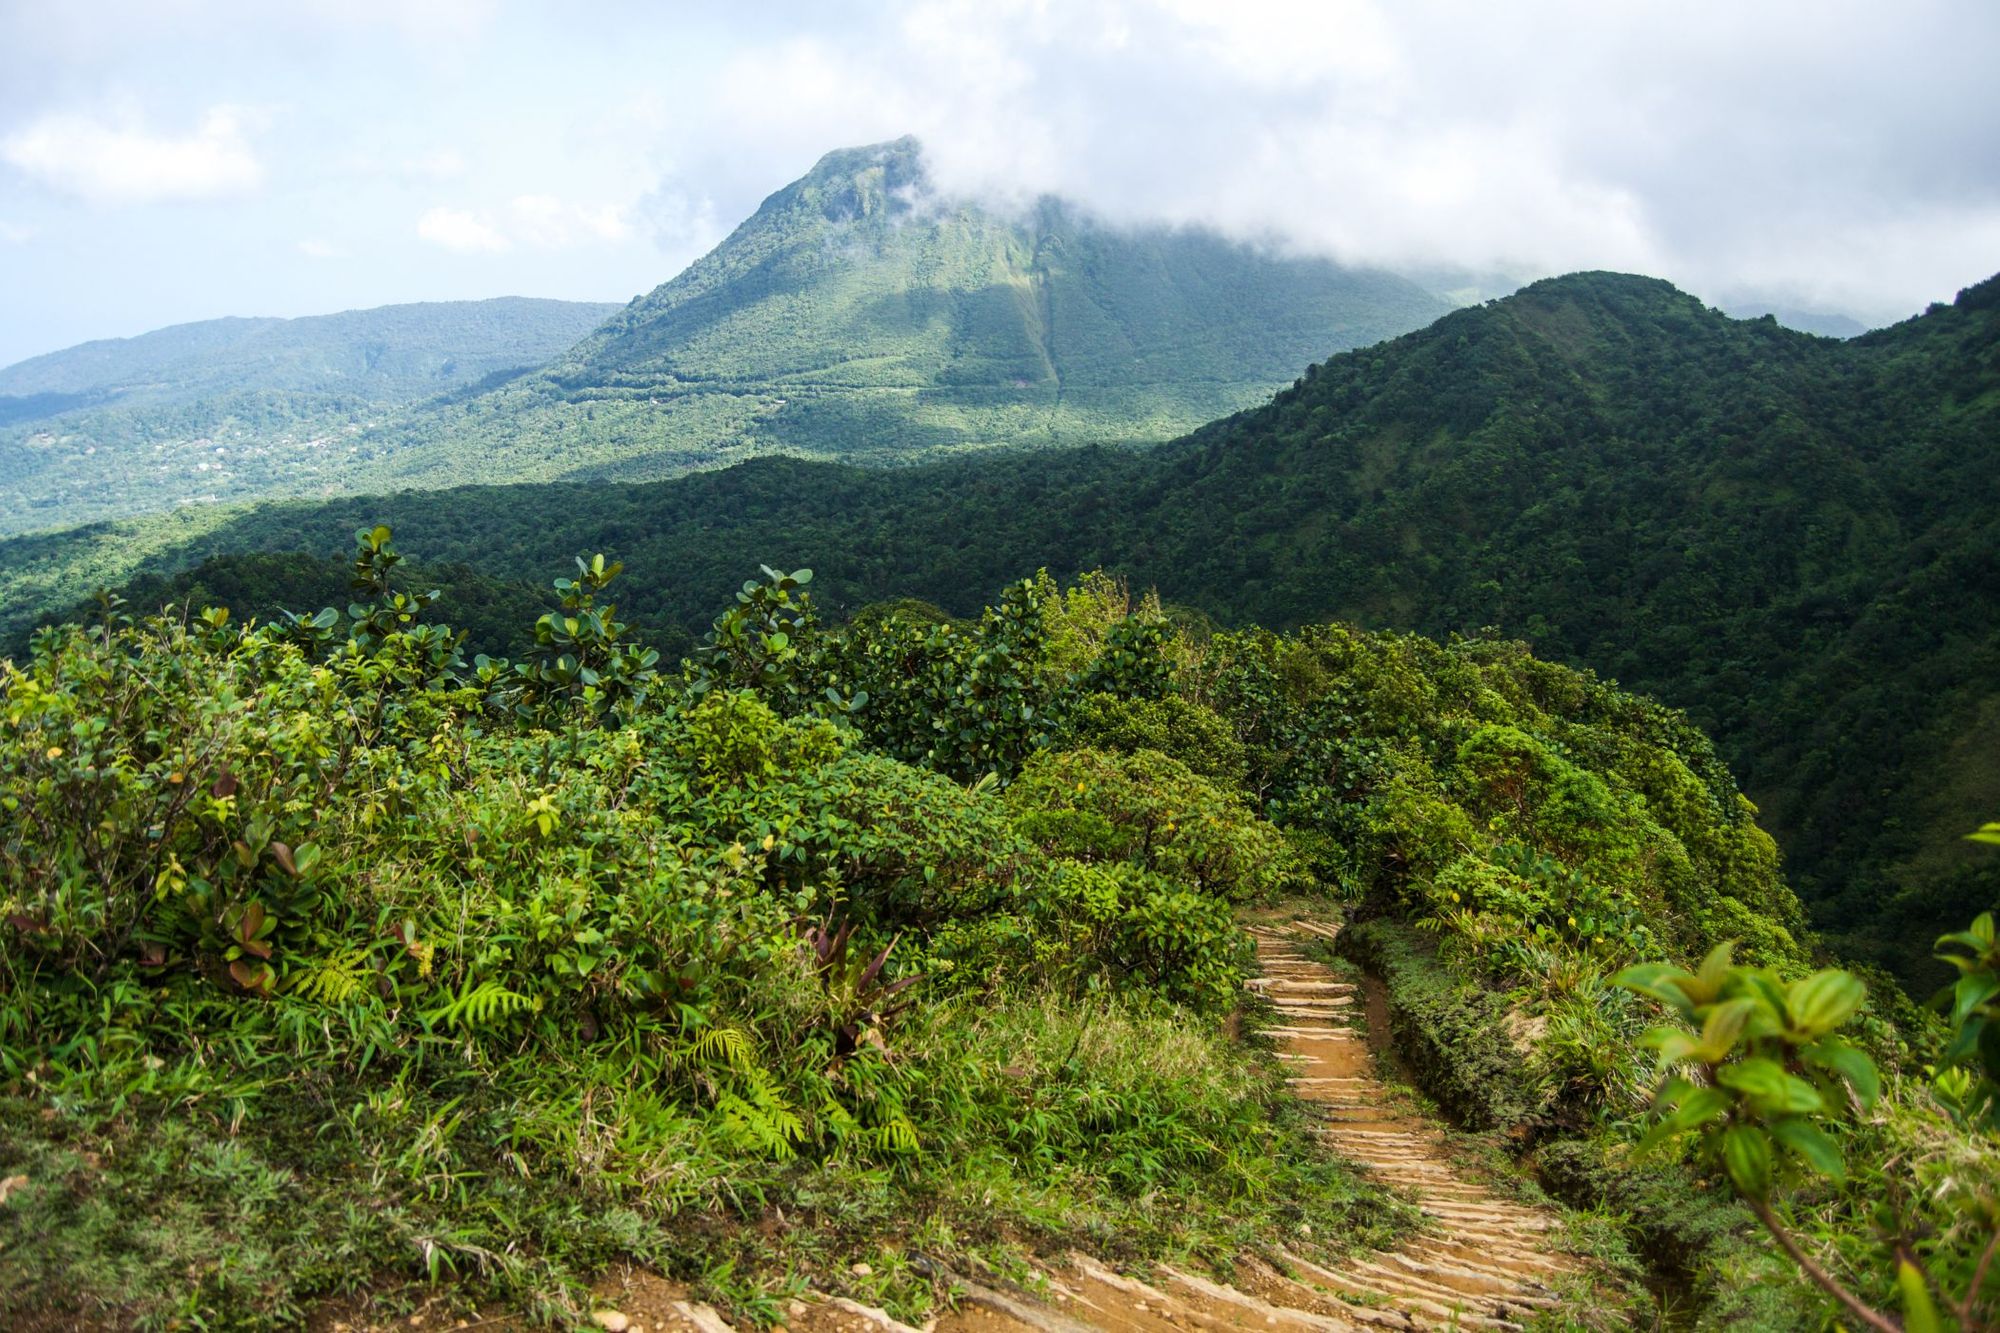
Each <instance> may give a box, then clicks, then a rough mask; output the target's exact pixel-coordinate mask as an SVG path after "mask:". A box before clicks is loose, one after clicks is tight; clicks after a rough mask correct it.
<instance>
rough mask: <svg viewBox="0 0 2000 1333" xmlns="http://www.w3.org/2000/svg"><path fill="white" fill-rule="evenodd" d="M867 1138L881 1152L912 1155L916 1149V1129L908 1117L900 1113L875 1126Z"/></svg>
mask: <svg viewBox="0 0 2000 1333" xmlns="http://www.w3.org/2000/svg"><path fill="white" fill-rule="evenodd" d="M869 1137H870V1138H871V1139H873V1140H874V1141H875V1146H876V1147H877V1148H880V1149H881V1150H882V1151H883V1152H890V1153H896V1154H899V1155H900V1154H903V1153H914V1152H915V1151H917V1147H918V1143H917V1127H916V1126H915V1125H913V1124H911V1123H910V1122H909V1119H908V1117H906V1116H904V1115H902V1114H900V1113H898V1114H896V1115H893V1116H891V1117H890V1118H889V1119H887V1120H885V1121H883V1122H882V1123H881V1124H879V1125H877V1126H875V1128H874V1129H872V1130H870V1131H869Z"/></svg>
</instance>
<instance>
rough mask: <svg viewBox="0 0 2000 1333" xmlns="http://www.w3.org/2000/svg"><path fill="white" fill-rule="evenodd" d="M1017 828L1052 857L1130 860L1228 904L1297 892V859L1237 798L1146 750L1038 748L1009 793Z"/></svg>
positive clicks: (1273, 831)
mask: <svg viewBox="0 0 2000 1333" xmlns="http://www.w3.org/2000/svg"><path fill="white" fill-rule="evenodd" d="M1007 808H1008V810H1009V811H1010V812H1011V813H1012V815H1013V817H1014V821H1015V824H1016V826H1017V827H1018V828H1019V829H1020V830H1021V832H1022V834H1023V835H1024V836H1026V837H1027V838H1028V839H1029V840H1030V841H1031V842H1033V843H1035V844H1036V845H1037V846H1039V847H1041V848H1042V849H1043V850H1044V851H1047V852H1048V853H1050V854H1051V855H1056V856H1066V857H1071V858H1074V859H1076V860H1083V861H1131V862H1133V863H1134V864H1137V865H1141V866H1144V867H1145V868H1146V869H1148V870H1152V871H1155V872H1157V873H1158V874H1160V875H1163V876H1165V877H1167V878H1168V879H1172V880H1176V881H1178V882H1180V883H1183V884H1186V885H1187V886H1189V887H1191V888H1194V889H1197V890H1199V891H1201V892H1203V893H1206V894H1210V895H1212V896H1215V897H1218V898H1224V899H1231V900H1238V901H1240V900H1244V899H1249V898H1255V897H1260V896H1264V895H1268V894H1271V893H1276V892H1279V891H1281V890H1285V889H1289V888H1293V887H1297V886H1299V885H1300V883H1301V878H1300V873H1301V867H1300V864H1299V860H1298V857H1297V854H1296V853H1295V852H1293V850H1292V848H1291V845H1290V844H1289V843H1287V842H1286V841H1285V838H1284V836H1283V835H1282V834H1280V833H1279V832H1278V831H1277V830H1276V829H1274V828H1272V827H1271V826H1270V825H1269V824H1267V823H1265V822H1264V821H1263V820H1261V819H1259V818H1258V817H1257V816H1256V815H1255V814H1253V813H1252V812H1251V811H1250V809H1249V807H1248V806H1246V805H1245V804H1244V802H1243V801H1242V800H1241V798H1239V797H1237V796H1236V795H1234V794H1233V793H1231V792H1228V791H1226V790H1223V789H1222V788H1219V787H1217V786H1215V785H1214V784H1212V783H1210V782H1208V781H1206V780H1204V779H1202V778H1200V777H1197V776H1196V775H1195V774H1194V772H1193V771H1192V770H1191V769H1189V768H1188V766H1187V765H1186V764H1183V763H1181V762H1180V761H1179V760H1177V759H1169V758H1168V757H1167V756H1166V755H1163V754H1160V753H1158V752H1156V751H1152V750H1139V751H1136V752H1134V753H1131V754H1118V753H1110V752H1106V751H1102V750H1068V751H1044V752H1042V753H1040V754H1038V755H1036V756H1035V757H1034V758H1033V759H1031V760H1029V761H1028V764H1027V765H1026V767H1024V768H1023V769H1022V770H1021V776H1020V778H1019V780H1018V781H1016V782H1015V783H1014V785H1013V786H1012V787H1010V788H1009V789H1008V792H1007Z"/></svg>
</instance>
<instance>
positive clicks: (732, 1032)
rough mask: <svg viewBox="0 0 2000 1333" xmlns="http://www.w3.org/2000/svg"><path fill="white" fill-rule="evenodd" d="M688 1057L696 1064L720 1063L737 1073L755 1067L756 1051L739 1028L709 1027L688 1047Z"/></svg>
mask: <svg viewBox="0 0 2000 1333" xmlns="http://www.w3.org/2000/svg"><path fill="white" fill-rule="evenodd" d="M688 1059H689V1060H690V1061H691V1062H693V1063H694V1064H697V1065H720V1066H721V1067H723V1068H725V1069H731V1070H734V1071H736V1072H737V1073H745V1072H747V1071H749V1070H752V1069H755V1068H756V1067H757V1052H756V1050H755V1048H753V1047H752V1046H751V1044H750V1038H749V1037H748V1036H746V1035H745V1034H744V1032H743V1030H742V1029H741V1028H710V1029H709V1030H708V1031H706V1032H704V1033H702V1034H701V1035H700V1036H699V1037H696V1038H695V1039H694V1042H693V1044H692V1045H690V1046H689V1047H688Z"/></svg>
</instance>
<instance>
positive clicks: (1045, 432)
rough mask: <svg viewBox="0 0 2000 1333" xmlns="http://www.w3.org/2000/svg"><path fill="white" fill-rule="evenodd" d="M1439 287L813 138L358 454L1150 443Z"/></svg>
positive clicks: (1241, 401) (518, 464)
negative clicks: (613, 306)
mask: <svg viewBox="0 0 2000 1333" xmlns="http://www.w3.org/2000/svg"><path fill="white" fill-rule="evenodd" d="M1448 308H1449V307H1448V306H1447V305H1446V304H1445V303H1444V302H1443V301H1441V300H1439V299H1438V298H1436V297H1434V296H1432V295H1430V294H1429V293H1427V292H1425V291H1423V290H1422V289H1420V288H1418V287H1417V286H1415V285H1414V284H1412V283H1410V282H1408V281H1405V280H1404V279H1401V278H1398V277H1395V276H1392V275H1389V274H1385V273H1377V272H1362V271H1355V270H1349V269H1343V268H1341V267H1339V266H1337V265H1335V264H1332V263H1330V262H1327V261H1325V260H1319V259H1303V258H1294V257H1287V256H1282V255H1278V254H1274V253H1268V252H1265V251H1261V250H1257V249H1254V248H1251V247H1248V246H1244V245H1239V244H1236V243H1233V242H1230V241H1226V240H1224V239H1222V238H1220V237H1218V236H1215V235H1213V234H1210V233H1206V232H1201V231H1194V230H1166V229H1152V230H1143V229H1142V230H1126V229H1113V228H1109V227H1105V226H1101V225H1098V224H1095V223H1093V222H1091V221H1090V220H1088V219H1087V218H1085V217H1083V216H1081V215H1079V214H1078V213H1077V212H1076V211H1075V210H1073V209H1071V208H1069V207H1067V206H1065V205H1063V204H1062V203H1060V202H1058V201H1054V200H1043V201H1041V202H1040V203H1038V204H1036V205H1034V206H1033V207H1031V208H1029V209H1026V210H1025V211H1023V212H1021V213H1020V214H1018V215H1007V214H1003V213H998V212H995V211H992V210H990V209H987V208H984V207H980V206H977V205H974V204H972V203H970V202H967V201H964V200H959V199H953V198H949V197H946V196H944V195H942V194H940V193H939V192H938V190H937V189H936V188H935V187H934V186H933V185H932V183H931V182H930V180H929V178H928V177H927V175H926V174H925V171H924V166H923V161H922V156H921V150H920V148H919V146H918V144H917V143H916V141H915V140H913V139H902V140H898V141H897V142H895V143H891V144H884V145H878V146H874V147H869V148H856V149H849V150H845V151H841V152H836V153H830V154H828V155H827V156H826V157H825V158H824V159H822V160H821V161H820V163H819V164H818V165H817V166H816V167H814V168H813V170H812V171H811V172H810V173H809V174H808V175H806V176H805V177H804V178H803V179H801V180H799V181H797V182H795V183H793V184H792V185H789V186H787V187H786V188H785V189H783V190H780V191H779V192H778V193H777V194H774V195H772V196H771V197H770V198H769V199H767V200H765V202H764V204H763V206H762V207H760V208H759V209H758V210H757V212H756V213H755V215H753V216H752V217H751V218H750V219H749V220H748V221H746V222H744V223H743V225H742V226H740V227H739V228H737V230H736V231H735V233H734V234H732V235H731V236H730V237H729V238H728V239H727V240H725V241H724V242H723V243H722V244H721V245H720V246H718V247H717V248H716V249H715V250H714V251H713V252H712V253H710V254H708V255H707V256H705V257H704V258H702V259H700V260H699V261H697V262H696V263H695V264H693V265H692V266H690V267H689V268H688V269H687V271H686V272H684V273H682V274H681V275H680V276H678V277H676V278H675V279H674V280H673V281H671V282H669V283H667V284H665V285H664V286H662V287H659V288H658V289H656V290H654V291H653V292H651V293H650V294H648V295H646V296H644V297H642V298H640V299H639V300H637V301H635V302H633V303H632V305H630V306H629V307H627V308H626V309H625V310H624V311H622V312H621V313H620V314H619V315H617V316H616V317H615V318H613V319H612V320H610V321H609V322H608V323H606V324H605V325H604V327H602V328H601V329H599V330H598V331H597V332H596V333H594V334H593V335H592V336H591V337H589V338H588V339H586V340H584V341H583V342H582V343H580V344H579V345H578V346H577V347H576V348H574V349H573V350H572V351H571V352H570V353H569V354H568V355H566V356H564V357H563V358H562V359H561V360H559V361H557V362H556V363H555V364H554V365H552V366H550V367H548V368H547V370H546V371H544V372H543V373H541V374H538V375H534V376H530V377H526V378H523V379H521V380H518V381H515V382H513V383H510V384H508V385H506V386H504V387H502V388H499V389H497V390H495V391H493V392H491V393H488V394H484V395H481V396H478V397H475V398H472V399H470V400H469V401H466V402H464V403H462V404H461V403H453V404H450V405H449V406H447V407H444V408H442V409H440V410H436V411H428V412H424V413H419V414H416V415H414V416H412V417H411V418H409V419H407V420H404V421H399V422H396V423H393V424H392V425H389V426H385V427H384V428H382V429H381V430H378V431H376V432H373V433H371V434H370V435H369V436H367V437H366V438H364V439H363V440H362V441H361V442H360V443H361V455H360V459H359V460H358V461H359V464H360V466H361V467H363V468H364V469H366V475H367V476H369V477H371V478H375V479H379V480H381V481H383V482H386V483H393V484H398V485H401V484H410V483H415V484H423V485H435V484H439V483H440V482H450V481H464V480H491V481H503V480H521V479H544V480H558V479H565V478H581V477H607V478H608V477H616V478H643V477H660V476H668V475H672V474H675V473H679V472H685V471H687V470H689V469H692V468H702V467H712V466H716V465H719V464H722V463H726V462H731V461H735V460H737V459H740V458H743V457H747V456H750V455H754V454H760V453H772V452H784V453H792V454H800V455H806V456H815V457H829V458H841V459H845V460H848V461H860V462H871V463H875V462H906V461H909V460H911V459H913V458H920V457H932V456H937V455H942V454H947V453H951V452H955V451H961V450H966V449H974V448H984V447H990V446H994V445H1061V444H1077V443H1086V442H1089V443H1115V442H1124V441H1157V440H1163V439H1167V438H1170V437H1172V436H1174V435H1177V434H1179V433H1181V432H1182V431H1185V430H1188V429H1190V428H1192V427H1193V426H1195V425H1198V424H1200V423H1201V422H1203V421H1206V420H1210V419H1212V418H1214V417H1216V416H1218V415H1220V414H1222V413H1225V412H1230V411H1234V410H1237V409H1239V408H1242V407H1245V406H1247V405H1249V404H1251V403H1255V402H1258V401H1260V400H1261V399H1263V398H1264V397H1265V396H1267V395H1268V394H1269V393H1270V391H1271V390H1272V389H1273V388H1275V387H1277V386H1278V385H1280V384H1283V383H1284V382H1286V381H1287V380H1289V379H1290V378H1291V377H1292V375H1293V374H1295V373H1296V371H1297V368H1298V367H1299V366H1301V365H1303V364H1304V363H1305V362H1306V361H1308V360H1309V359H1311V358H1312V357H1315V356H1320V355H1324V354H1325V353H1326V352H1327V351H1328V350H1330V349H1331V350H1340V349H1344V348H1348V347H1356V346H1362V345H1365V344H1368V343H1373V342H1377V341H1379V340H1381V339H1383V338H1387V337H1391V336H1394V335H1396V334H1399V333H1403V332H1406V331H1408V330H1410V329H1413V328H1416V327H1419V326H1421V325H1423V324H1425V323H1428V322H1429V321H1430V320H1432V319H1435V318H1436V317H1437V316H1439V315H1441V314H1443V313H1444V312H1445V311H1446V310H1447V309H1448Z"/></svg>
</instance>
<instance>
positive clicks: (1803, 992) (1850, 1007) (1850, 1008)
mask: <svg viewBox="0 0 2000 1333" xmlns="http://www.w3.org/2000/svg"><path fill="white" fill-rule="evenodd" d="M1867 997H1868V988H1867V987H1866V986H1864V985H1862V984H1861V982H1860V980H1859V979H1858V978H1856V977H1854V976H1852V975H1851V974H1849V973H1846V972H1842V971H1839V970H1838V969H1835V968H1828V969H1826V970H1825V971H1821V972H1815V973H1813V974H1812V975H1811V976H1809V977H1806V978H1805V979H1804V980H1802V981H1795V982H1793V983H1792V984H1791V985H1790V986H1789V987H1787V988H1786V991H1785V1006H1786V1008H1788V1009H1789V1010H1790V1011H1791V1015H1792V1023H1793V1026H1795V1027H1796V1028H1798V1029H1799V1031H1801V1032H1803V1033H1805V1034H1807V1035H1808V1036H1818V1035H1819V1034H1820V1033H1823V1032H1831V1031H1833V1030H1834V1029H1835V1028H1837V1027H1839V1026H1840V1025H1841V1024H1842V1023H1845V1022H1846V1021H1847V1020H1848V1019H1849V1018H1851V1017H1852V1016H1853V1015H1854V1012H1855V1010H1857V1009H1859V1008H1860V1007H1861V1003H1862V1001H1863V1000H1865V999H1867Z"/></svg>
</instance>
